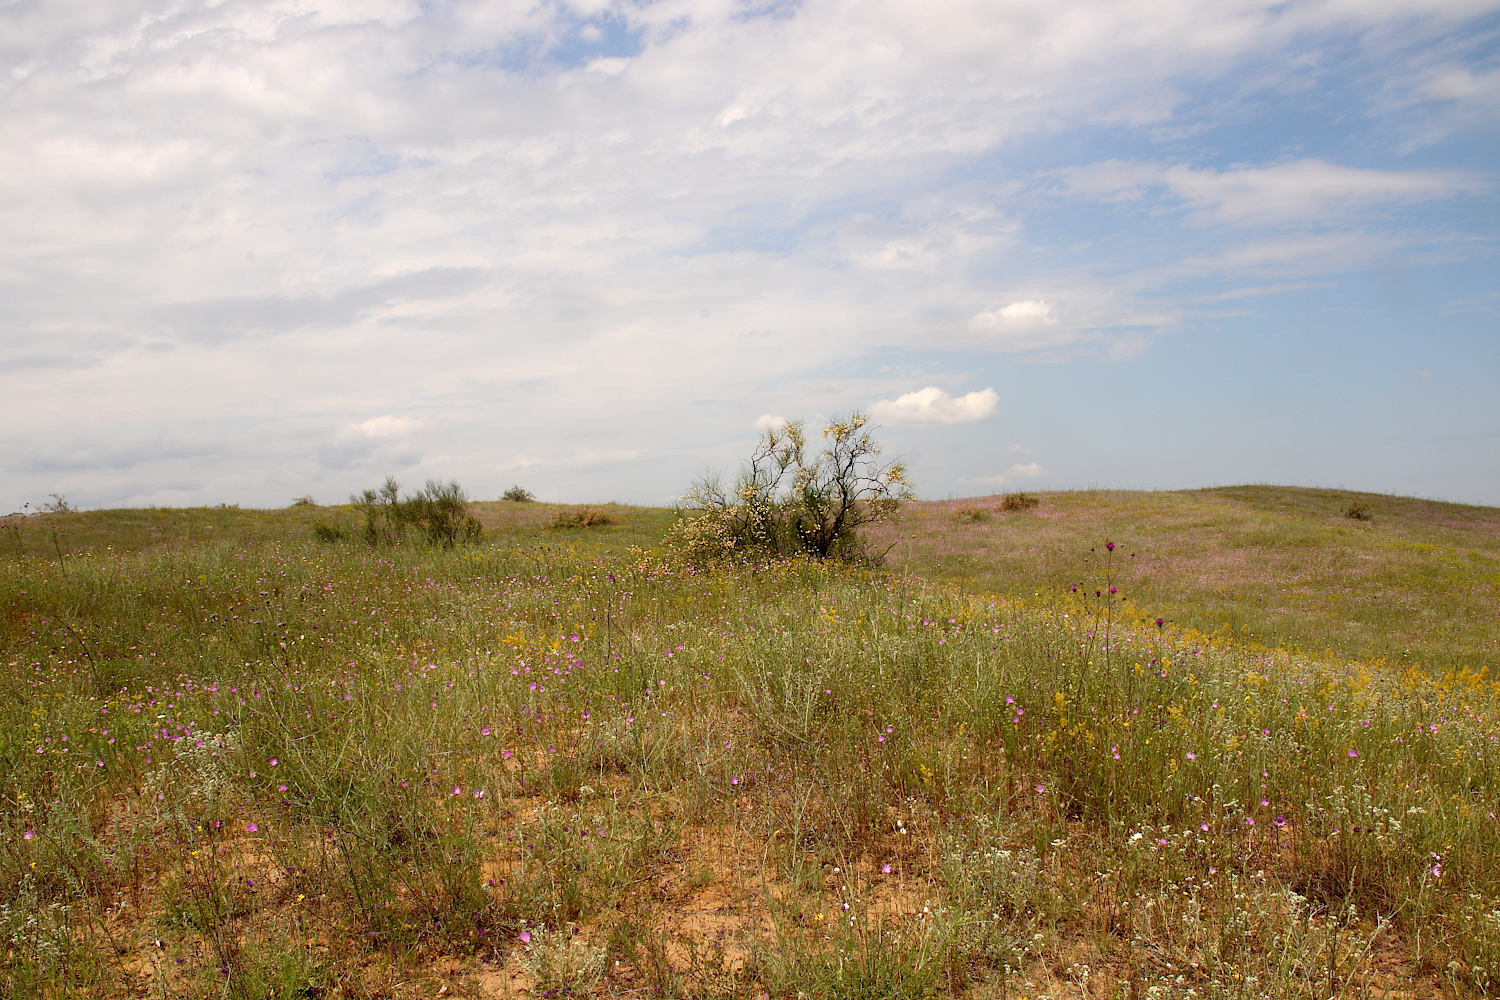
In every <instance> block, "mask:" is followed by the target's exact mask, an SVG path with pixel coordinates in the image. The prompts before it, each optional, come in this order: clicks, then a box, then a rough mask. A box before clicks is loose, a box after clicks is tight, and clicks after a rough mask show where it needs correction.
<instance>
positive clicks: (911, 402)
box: [870, 386, 1000, 427]
mask: <svg viewBox="0 0 1500 1000" xmlns="http://www.w3.org/2000/svg"><path fill="white" fill-rule="evenodd" d="M999 403H1000V397H999V395H998V394H997V393H996V392H995V390H994V389H977V390H975V391H974V392H969V393H965V394H964V395H962V396H950V395H949V394H948V393H946V392H944V391H943V390H942V389H939V388H937V387H936V386H928V387H927V388H925V389H918V390H917V391H916V392H908V393H907V394H906V395H904V396H901V397H900V398H898V399H895V400H888V399H882V400H880V401H879V402H877V403H873V404H871V406H870V416H871V417H873V418H874V419H875V420H877V421H879V422H881V423H884V424H890V425H892V426H898V427H900V426H913V427H932V426H939V425H945V424H967V423H972V422H974V421H976V420H983V419H985V418H986V417H989V416H993V415H994V413H995V408H996V407H997V406H998V405H999Z"/></svg>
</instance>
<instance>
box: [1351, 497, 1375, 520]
mask: <svg viewBox="0 0 1500 1000" xmlns="http://www.w3.org/2000/svg"><path fill="white" fill-rule="evenodd" d="M1344 516H1345V517H1347V518H1349V519H1351V520H1354V521H1368V520H1369V519H1370V518H1371V517H1373V516H1374V515H1372V514H1371V513H1370V508H1368V507H1366V506H1365V505H1364V504H1362V503H1360V502H1359V501H1358V500H1356V501H1354V502H1353V503H1351V504H1350V505H1349V506H1348V507H1347V508H1346V509H1345V510H1344Z"/></svg>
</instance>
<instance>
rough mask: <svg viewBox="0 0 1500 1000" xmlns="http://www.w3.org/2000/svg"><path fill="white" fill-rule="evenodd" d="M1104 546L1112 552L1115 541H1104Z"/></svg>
mask: <svg viewBox="0 0 1500 1000" xmlns="http://www.w3.org/2000/svg"><path fill="white" fill-rule="evenodd" d="M1104 547H1105V548H1106V549H1107V550H1109V551H1110V552H1113V551H1114V550H1115V543H1114V542H1105V543H1104Z"/></svg>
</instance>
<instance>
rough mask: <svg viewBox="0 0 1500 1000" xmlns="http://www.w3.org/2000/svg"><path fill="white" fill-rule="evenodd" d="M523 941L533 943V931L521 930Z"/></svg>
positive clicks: (523, 942)
mask: <svg viewBox="0 0 1500 1000" xmlns="http://www.w3.org/2000/svg"><path fill="white" fill-rule="evenodd" d="M521 943H522V944H530V943H531V932H530V931H522V932H521Z"/></svg>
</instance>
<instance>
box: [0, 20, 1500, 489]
mask: <svg viewBox="0 0 1500 1000" xmlns="http://www.w3.org/2000/svg"><path fill="white" fill-rule="evenodd" d="M0 70H3V71H0V235H3V237H4V238H3V239H0V416H3V418H4V419H3V422H0V505H3V506H4V509H5V510H15V509H19V508H20V507H21V506H22V505H23V504H26V503H31V504H38V503H41V502H45V501H46V499H47V497H48V494H51V493H59V494H62V495H64V496H66V497H67V498H68V499H69V500H70V501H72V502H73V503H75V504H78V505H81V506H84V507H108V506H128V505H145V504H158V505H174V506H175V505H189V504H205V503H218V502H235V503H241V504H244V505H247V506H280V505H283V504H285V503H287V502H289V501H290V500H291V499H292V498H293V497H296V496H299V495H303V494H311V495H313V496H314V497H316V498H317V499H319V500H322V501H326V502H337V501H341V500H343V499H344V498H345V497H347V496H348V495H349V494H350V493H351V492H354V491H356V490H359V489H362V488H364V487H366V486H370V485H374V484H376V483H378V482H379V481H381V480H382V479H383V478H384V477H385V476H386V475H387V474H391V475H395V476H396V477H397V478H398V479H399V480H401V481H402V482H403V483H406V484H409V485H411V486H417V485H420V483H421V482H422V481H423V480H425V479H427V478H442V479H448V478H457V479H458V480H459V481H460V482H462V483H463V484H464V485H465V486H466V487H467V488H468V490H469V492H470V493H471V494H473V495H475V496H478V497H482V498H484V497H493V496H496V495H498V494H499V492H500V491H501V490H503V489H504V488H506V487H507V486H510V485H511V484H513V483H517V484H521V485H523V486H526V487H528V488H530V489H531V490H533V491H534V492H535V493H537V494H538V495H539V496H541V497H542V498H544V499H552V500H562V501H607V500H619V501H628V502H642V503H670V502H672V501H673V499H674V498H675V497H676V496H677V495H678V494H680V493H681V492H682V491H683V490H684V489H685V488H686V487H687V486H688V485H689V483H690V482H691V480H692V479H693V478H694V477H695V476H696V475H697V474H699V473H701V472H703V471H705V470H707V469H712V468H718V469H724V470H729V469H732V468H733V467H734V465H735V463H736V462H737V461H739V460H740V459H741V458H742V457H743V456H744V455H746V454H747V453H748V451H749V449H750V447H751V445H752V443H753V441H754V439H755V436H756V434H757V428H758V427H763V426H765V424H766V423H767V422H769V421H773V420H775V419H776V418H804V419H806V420H808V421H809V422H810V423H814V424H816V423H818V422H819V421H820V420H822V419H824V418H826V417H829V416H833V415H837V414H842V413H846V412H848V411H850V410H854V409H860V410H864V411H866V412H869V413H870V414H871V415H872V416H873V417H874V418H875V420H876V422H877V423H878V424H879V425H880V427H881V428H882V429H881V431H880V434H879V436H880V438H881V440H882V441H883V443H884V444H885V445H886V447H887V450H888V451H890V452H893V453H900V454H901V455H903V456H904V457H905V458H906V460H907V462H908V465H909V467H910V470H911V474H912V477H913V479H914V480H915V483H916V486H917V488H918V491H919V493H920V494H921V495H923V496H927V497H956V496H969V495H980V494H987V493H993V492H998V491H1002V490H1014V489H1030V490H1043V489H1067V488H1081V487H1090V486H1098V487H1130V488H1187V487H1198V486H1210V485H1224V484H1232V483H1243V482H1258V483H1260V482H1272V483H1293V484H1302V485H1317V486H1328V487H1342V488H1346V489H1361V490H1375V491H1382V492H1394V493H1402V494H1413V495H1419V496H1429V497H1436V498H1441V499H1450V500H1458V501H1466V502H1474V503H1484V504H1492V505H1500V391H1497V388H1496V386H1497V384H1500V245H1497V242H1500V197H1497V195H1500V167H1497V166H1496V165H1497V164H1500V2H1496V0H1434V2H1429V3H1424V4H1421V5H1417V4H1412V3H1409V2H1407V3H1400V2H1391V0H1319V2H1291V3H1270V2H1253V0H1226V2H1223V3H1219V4H1214V5H1205V4H1196V3H1167V2H1163V3H1139V2H1137V3H1124V2H1108V0H1092V2H1072V0H1051V2H1040V0H1037V2H1017V3H974V2H967V0H965V2H960V0H951V2H948V0H933V2H924V3H922V4H915V3H911V2H909V0H902V2H897V0H867V2H818V0H808V2H803V3H785V2H783V3H743V2H738V0H661V2H655V3H648V2H630V3H617V2H610V0H584V2H579V3H567V2H546V3H512V4H504V3H502V4H496V3H480V2H465V0H454V2H449V3H416V2H407V0H342V2H334V3H321V4H319V3H306V2H298V0H258V2H246V0H222V2H219V3H216V4H212V5H209V4H200V5H188V6H183V5H180V4H175V3H171V4H169V3H156V2H138V3H130V2H121V3H112V4H97V3H90V2H60V0H48V2H45V3H44V2H31V0H19V2H11V3H8V4H4V5H0Z"/></svg>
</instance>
